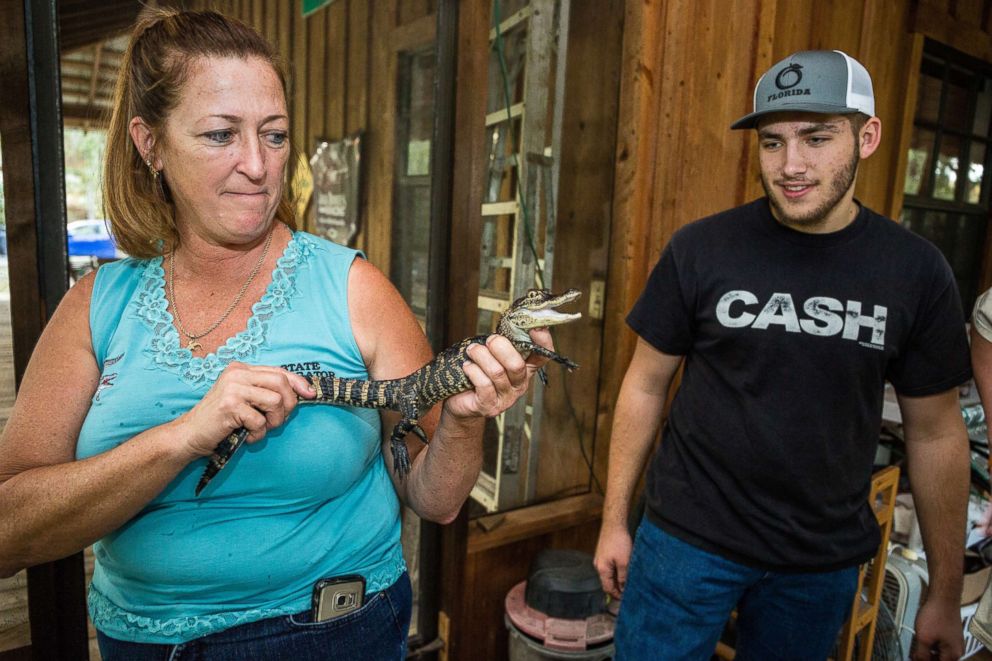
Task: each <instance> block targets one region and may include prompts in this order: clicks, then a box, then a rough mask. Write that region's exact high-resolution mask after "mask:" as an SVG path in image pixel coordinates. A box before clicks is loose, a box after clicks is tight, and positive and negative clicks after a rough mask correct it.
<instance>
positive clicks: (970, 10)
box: [954, 0, 985, 31]
mask: <svg viewBox="0 0 992 661" xmlns="http://www.w3.org/2000/svg"><path fill="white" fill-rule="evenodd" d="M984 14H985V2H984V0H956V2H955V3H954V19H955V20H958V21H963V22H965V23H967V24H969V25H974V26H977V27H978V28H979V29H980V30H982V31H984V28H985V25H984V21H983V19H984V18H985V16H984Z"/></svg>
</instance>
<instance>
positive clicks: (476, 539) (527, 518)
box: [468, 494, 603, 554]
mask: <svg viewBox="0 0 992 661" xmlns="http://www.w3.org/2000/svg"><path fill="white" fill-rule="evenodd" d="M602 510H603V497H602V496H600V495H599V494H583V495H581V496H572V497H570V498H561V499H559V500H554V501H551V502H548V503H542V504H540V505H532V506H530V507H522V508H520V509H516V510H512V511H510V512H505V513H498V514H490V515H488V516H484V517H480V518H478V519H476V521H475V524H474V525H472V526H470V527H469V533H468V552H469V553H470V554H471V553H480V552H482V551H486V550H489V549H495V548H498V547H501V546H506V545H508V544H513V543H516V542H519V541H521V540H524V539H528V538H530V537H536V536H539V535H546V534H548V533H552V532H554V531H555V530H558V529H561V528H568V527H571V526H577V525H581V524H585V523H590V522H593V521H598V520H599V516H600V514H601V513H602Z"/></svg>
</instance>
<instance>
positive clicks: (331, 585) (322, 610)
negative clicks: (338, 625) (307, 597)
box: [313, 574, 365, 622]
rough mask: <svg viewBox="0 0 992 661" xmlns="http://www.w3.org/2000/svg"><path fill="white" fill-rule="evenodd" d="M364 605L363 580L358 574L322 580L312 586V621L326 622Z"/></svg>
mask: <svg viewBox="0 0 992 661" xmlns="http://www.w3.org/2000/svg"><path fill="white" fill-rule="evenodd" d="M363 603H365V578H364V577H363V576H361V575H359V574H349V575H347V576H333V577H330V578H322V579H320V580H319V581H317V582H316V583H315V584H314V586H313V621H314V622H326V621H327V620H333V619H334V618H337V617H341V616H342V615H347V614H348V613H350V612H352V611H356V610H358V609H359V608H361V607H362V604H363Z"/></svg>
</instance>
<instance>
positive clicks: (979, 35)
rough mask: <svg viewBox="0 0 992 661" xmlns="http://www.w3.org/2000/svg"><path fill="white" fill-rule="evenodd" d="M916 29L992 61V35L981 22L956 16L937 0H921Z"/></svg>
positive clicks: (914, 25) (917, 9)
mask: <svg viewBox="0 0 992 661" xmlns="http://www.w3.org/2000/svg"><path fill="white" fill-rule="evenodd" d="M913 30H914V31H916V32H919V33H920V34H924V35H926V36H928V37H930V38H932V39H935V40H937V41H939V42H941V43H944V44H947V45H948V46H950V47H952V48H956V49H957V50H959V51H961V52H963V53H967V54H968V55H971V56H972V57H977V58H978V59H980V60H983V61H985V62H992V35H990V34H989V33H988V32H985V31H984V30H983V29H982V25H981V24H980V23H973V22H971V21H967V20H963V19H959V18H955V17H954V16H952V15H951V14H950V13H949V12H948V11H947V9H946V8H944V7H942V6H941V5H939V4H937V3H935V2H934V0H919V2H918V3H917V5H916V14H915V16H914V19H913Z"/></svg>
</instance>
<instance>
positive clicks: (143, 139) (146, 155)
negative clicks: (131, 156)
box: [127, 117, 162, 170]
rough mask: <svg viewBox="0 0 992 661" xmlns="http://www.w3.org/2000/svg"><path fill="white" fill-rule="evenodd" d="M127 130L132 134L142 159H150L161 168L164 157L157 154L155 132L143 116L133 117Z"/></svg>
mask: <svg viewBox="0 0 992 661" xmlns="http://www.w3.org/2000/svg"><path fill="white" fill-rule="evenodd" d="M127 130H128V133H130V134H131V142H133V143H134V146H135V148H136V149H137V150H138V153H139V154H141V158H142V160H145V161H149V160H150V161H151V164H152V167H153V168H155V169H156V170H161V169H162V159H161V158H159V157H158V155H156V154H155V133H154V131H152V129H151V127H150V126H148V124H146V123H145V120H143V119H142V118H141V117H133V118H132V119H131V123H130V124H128V126H127Z"/></svg>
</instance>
